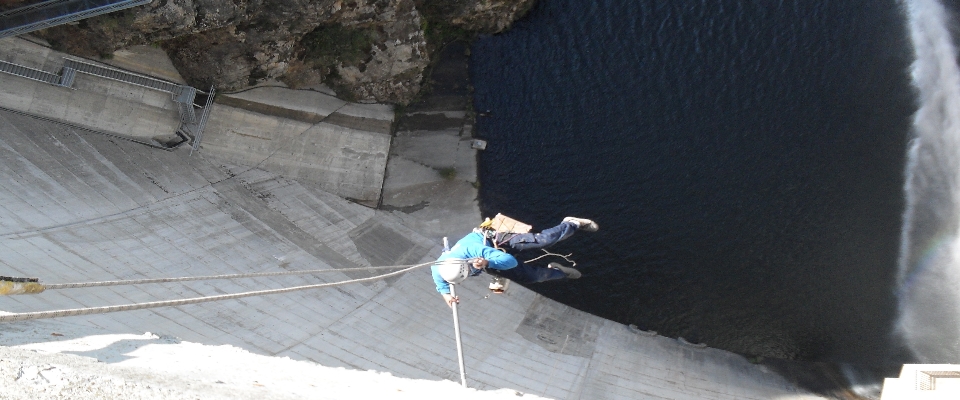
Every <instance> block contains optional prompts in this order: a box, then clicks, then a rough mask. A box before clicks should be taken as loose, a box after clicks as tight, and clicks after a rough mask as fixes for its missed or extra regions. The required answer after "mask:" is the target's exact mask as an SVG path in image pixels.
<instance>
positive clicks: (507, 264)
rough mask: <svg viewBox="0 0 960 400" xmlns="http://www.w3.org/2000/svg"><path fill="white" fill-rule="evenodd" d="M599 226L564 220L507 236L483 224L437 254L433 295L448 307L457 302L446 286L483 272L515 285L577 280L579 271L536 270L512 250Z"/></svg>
mask: <svg viewBox="0 0 960 400" xmlns="http://www.w3.org/2000/svg"><path fill="white" fill-rule="evenodd" d="M599 228H600V227H599V225H597V223H596V222H593V221H591V220H589V219H584V218H576V217H566V218H564V219H563V222H561V223H560V225H557V226H555V227H553V228H550V229H546V230H543V231H541V232H540V233H516V234H514V233H510V234H505V233H503V232H497V231H494V230H491V229H487V228H485V227H484V225H481V228H478V229H474V230H473V232H471V233H470V234H468V235H467V236H464V237H463V239H460V240H459V241H458V242H457V243H456V244H455V245H454V246H453V247H452V248H451V249H450V251H448V252H445V253H443V254H441V255H440V257H439V258H438V259H437V263H436V264H434V265H433V266H432V267H431V271H432V273H433V281H434V283H436V284H437V292H439V293H440V294H441V295H442V296H443V300H444V301H446V303H447V305H448V306H453V303H454V302H459V299H458V298H456V297H454V296H452V295H450V284H451V283H452V284H458V283H460V282H463V281H464V280H465V279H467V277H468V276H477V275H479V274H480V273H481V272H483V271H487V272H488V273H490V274H492V275H496V276H500V277H504V278H507V279H510V280H512V281H515V282H519V283H537V282H546V281H552V280H557V279H577V278H579V277H580V271H578V270H576V269H575V268H571V267H565V266H563V265H561V264H560V263H555V262H552V263H550V264H548V266H547V267H538V266H532V265H528V264H523V263H519V262H517V259H516V258H514V256H513V255H511V254H509V253H507V251H506V250H504V249H502V248H501V247H503V248H506V249H510V250H515V251H522V250H532V249H544V248H547V247H550V246H552V245H554V244H556V243H557V242H559V241H561V240H565V239H567V238H569V237H570V236H573V233H574V232H575V231H577V230H583V231H587V232H596V231H597V230H598V229H599ZM453 259H462V260H469V261H468V262H447V263H443V262H442V261H444V260H453Z"/></svg>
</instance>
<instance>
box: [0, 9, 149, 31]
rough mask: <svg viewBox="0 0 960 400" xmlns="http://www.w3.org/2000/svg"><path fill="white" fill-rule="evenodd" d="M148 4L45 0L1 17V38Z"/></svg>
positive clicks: (3, 14) (8, 12)
mask: <svg viewBox="0 0 960 400" xmlns="http://www.w3.org/2000/svg"><path fill="white" fill-rule="evenodd" d="M148 3H150V0H120V1H117V0H48V1H44V2H41V3H36V4H31V5H28V6H24V7H20V8H17V9H13V10H10V11H5V12H2V13H0V38H5V37H9V36H17V35H20V34H24V33H27V32H32V31H36V30H40V29H44V28H49V27H51V26H57V25H61V24H65V23H68V22H73V21H79V20H81V19H85V18H90V17H95V16H97V15H102V14H107V13H111V12H114V11H119V10H123V9H127V8H130V7H136V6H140V5H144V4H148Z"/></svg>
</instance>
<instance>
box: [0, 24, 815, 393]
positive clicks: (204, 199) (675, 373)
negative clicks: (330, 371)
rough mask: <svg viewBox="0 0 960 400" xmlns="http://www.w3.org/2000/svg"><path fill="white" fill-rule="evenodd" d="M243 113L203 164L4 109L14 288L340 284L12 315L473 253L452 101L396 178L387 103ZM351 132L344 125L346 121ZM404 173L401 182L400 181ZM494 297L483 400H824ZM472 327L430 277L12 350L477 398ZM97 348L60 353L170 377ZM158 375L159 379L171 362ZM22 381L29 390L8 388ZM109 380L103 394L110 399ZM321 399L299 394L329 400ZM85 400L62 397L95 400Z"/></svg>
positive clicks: (17, 301)
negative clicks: (185, 361)
mask: <svg viewBox="0 0 960 400" xmlns="http://www.w3.org/2000/svg"><path fill="white" fill-rule="evenodd" d="M4 43H7V44H9V42H4ZM45 51H46V50H43V49H39V50H38V49H35V48H31V49H25V48H24V49H20V50H16V51H10V52H2V51H0V55H2V56H3V57H8V58H9V57H12V58H20V59H23V60H27V59H29V58H30V57H40V56H44V54H45V53H44V52H45ZM35 52H37V53H36V54H35ZM44 57H45V56H44ZM45 60H47V61H45ZM36 62H37V65H41V66H42V65H45V64H44V63H46V62H50V61H49V60H48V59H47V58H43V57H40V58H37V59H36ZM10 79H19V78H15V77H3V76H2V75H0V84H2V85H0V86H2V89H0V92H3V93H4V94H2V95H0V107H5V108H15V107H10V104H11V103H17V102H23V101H24V99H23V98H21V97H23V96H27V97H29V98H28V99H27V100H28V101H27V102H26V103H25V104H33V102H40V103H42V104H45V105H44V106H43V107H46V108H49V109H51V110H61V109H62V108H63V107H65V106H63V105H59V104H58V103H57V102H56V101H58V100H63V96H61V94H59V92H58V93H52V92H51V93H47V92H46V91H49V90H51V89H50V88H49V87H47V88H45V89H37V88H36V87H32V86H30V85H34V86H42V85H43V84H32V83H31V84H29V85H28V84H27V83H23V82H18V83H16V84H15V85H13V86H17V87H18V88H21V89H24V92H23V93H20V94H17V93H13V94H11V92H9V91H8V90H7V89H8V86H7V82H13V81H11V80H10ZM461 89H462V88H461ZM439 92H440V95H441V97H442V96H447V97H449V98H448V99H447V100H450V99H453V100H450V101H452V102H454V103H455V102H456V101H461V102H463V101H464V99H463V96H462V95H457V96H454V95H452V94H447V95H444V94H443V92H442V91H439ZM125 93H126V94H125ZM128 94H129V93H127V92H124V91H118V92H117V93H115V94H109V95H108V94H106V93H105V94H104V96H107V97H109V98H111V99H113V100H110V101H115V102H118V103H122V102H125V101H131V100H130V99H128V98H127V97H124V96H127V95H128ZM300 94H301V95H304V96H308V97H309V96H315V95H314V94H311V93H300ZM85 96H86V95H85ZM98 96H99V95H98ZM110 96H115V97H110ZM241 97H243V98H242V99H241V100H243V101H247V102H250V103H251V104H253V103H255V104H261V105H265V106H266V107H263V108H262V109H260V110H259V111H257V110H251V109H247V108H244V107H240V106H238V107H233V106H228V105H217V106H215V108H214V114H212V115H211V120H210V124H209V125H208V129H210V131H209V132H208V133H207V134H205V136H204V141H203V146H202V147H201V149H200V151H199V152H194V153H193V154H192V155H191V152H190V149H188V148H185V149H177V150H174V151H163V150H158V149H154V148H150V147H147V146H143V145H141V144H137V143H133V142H130V141H127V140H121V139H118V138H115V137H111V136H106V135H101V134H97V133H93V132H90V131H86V130H78V129H75V128H72V127H70V126H67V125H62V124H58V123H55V122H49V121H46V120H40V119H35V118H33V117H30V116H27V115H23V114H19V113H13V112H9V111H2V110H0V275H4V276H26V277H38V278H40V279H41V281H42V282H44V283H66V282H85V281H100V280H114V279H135V278H161V277H177V276H199V275H217V274H229V273H247V272H266V271H285V270H307V269H324V270H328V271H330V272H327V273H323V274H317V275H314V276H284V277H264V278H256V279H232V280H217V281H196V282H185V283H176V284H174V283H165V284H152V285H136V286H112V287H99V288H83V289H79V288H78V289H64V290H50V291H47V292H44V293H42V294H38V295H22V296H7V297H0V310H2V311H4V312H10V313H19V312H28V311H42V310H58V309H68V308H78V307H93V306H103V305H118V304H129V303H138V302H146V301H155V300H167V299H181V298H192V297H201V296H210V295H217V294H225V293H238V292H245V291H253V290H261V289H270V288H282V287H291V286H299V285H308V284H315V283H321V282H340V281H344V280H349V279H355V278H362V277H369V276H371V275H373V274H374V273H375V272H371V271H359V272H358V271H342V270H343V269H345V268H356V267H365V266H382V265H399V264H414V263H421V262H429V261H431V260H433V259H435V257H436V256H437V255H439V252H440V246H439V243H440V242H439V240H438V239H439V238H440V237H442V236H450V237H451V238H452V239H454V240H455V239H456V238H457V237H458V236H459V235H461V234H463V233H465V232H466V231H468V230H469V228H470V227H472V226H473V225H474V224H476V223H477V221H479V218H480V215H479V211H478V208H477V205H476V189H475V188H474V187H473V185H472V181H471V180H470V179H474V180H475V171H476V169H475V153H474V150H472V149H469V148H464V147H462V146H463V145H464V143H466V142H467V140H468V138H469V137H470V136H471V133H470V126H469V119H466V118H464V117H466V116H465V115H464V114H462V113H461V114H457V113H456V111H451V110H444V109H443V108H444V106H443V104H445V103H446V104H449V102H447V101H446V100H444V101H440V100H437V98H436V97H434V98H431V99H428V101H427V103H426V104H424V105H422V107H421V108H420V109H417V110H412V111H410V113H409V114H410V115H411V118H408V119H407V120H406V122H405V123H406V124H407V125H405V126H406V127H405V128H403V129H401V134H400V135H399V138H400V139H401V140H399V142H398V143H396V146H395V147H394V149H393V152H394V153H393V156H392V157H396V160H397V163H395V164H390V167H388V156H387V153H388V150H389V149H390V145H391V138H390V136H389V135H387V134H385V133H382V132H380V131H377V129H381V128H377V127H382V125H383V124H382V121H390V119H389V117H390V113H389V109H388V108H385V107H384V106H376V105H355V104H346V103H344V104H343V105H338V104H340V103H338V101H335V100H333V99H330V98H322V97H318V98H316V99H314V100H309V101H312V103H311V104H300V102H301V100H303V99H300V100H297V101H293V103H296V104H297V105H296V107H293V106H291V104H287V103H285V101H287V102H289V101H288V100H281V97H282V92H278V91H277V89H270V90H265V91H261V92H255V91H251V92H249V93H246V94H245V95H244V96H241ZM105 98H106V97H105ZM457 99H459V100H457ZM441 100H442V99H441ZM137 101H141V102H143V101H144V100H137ZM165 101H169V100H168V99H165ZM431 102H432V103H431ZM434 103H435V104H434ZM38 104H39V103H38ZM99 104H100V103H97V102H88V103H86V106H87V107H88V108H89V109H91V110H94V111H95V112H104V113H106V114H108V116H109V117H110V118H107V119H106V120H107V121H113V120H118V121H119V120H120V119H122V118H121V117H122V116H123V115H124V114H125V113H128V112H129V110H127V111H124V110H125V109H121V108H107V109H101V107H100V105H99ZM464 104H465V103H464ZM461 105H463V104H461ZM258 107H259V106H258ZM271 107H275V108H280V109H282V110H290V109H291V107H293V108H296V109H295V110H293V111H296V112H301V113H307V114H310V113H312V114H316V115H317V116H319V118H320V119H319V120H318V121H312V120H305V119H308V118H301V117H302V116H303V115H304V114H298V115H299V116H296V115H295V116H294V117H290V116H288V115H277V114H283V113H285V112H287V111H282V112H279V113H276V112H271V111H269V110H273V111H276V109H275V108H271ZM334 107H339V108H334ZM253 108H256V107H253ZM30 110H32V111H31V112H42V109H33V108H31V109H30ZM264 110H266V111H264ZM261 111H262V112H261ZM451 113H452V114H451ZM337 115H339V117H337V118H339V119H334V120H335V121H337V123H336V124H335V123H332V122H330V121H331V119H330V118H331V117H333V116H337ZM310 118H314V117H310ZM384 118H386V119H384ZM377 121H381V122H377ZM124 123H129V121H126V122H124ZM135 124H138V125H137V127H138V129H144V130H146V131H150V130H156V129H160V128H159V127H162V126H165V125H164V124H165V122H151V121H149V120H146V119H139V120H137V122H136V123H135ZM141 124H142V126H141ZM401 125H402V124H401ZM211 127H212V128H211ZM101 128H103V126H101ZM438 132H439V133H438ZM425 148H426V149H430V148H434V149H436V150H438V151H439V150H443V151H450V152H452V154H453V155H451V153H444V154H434V153H431V152H430V151H424V149H425ZM461 150H462V151H461ZM396 166H399V168H392V167H396ZM446 167H453V168H455V169H457V171H458V175H457V178H456V179H447V178H444V177H442V176H440V175H438V174H437V175H433V176H428V175H427V174H424V173H423V172H424V171H423V170H422V169H423V168H426V169H430V170H432V171H434V172H435V171H436V169H437V168H446ZM388 168H389V170H390V173H389V174H387V173H386V170H388ZM386 175H390V177H391V178H390V179H393V180H390V179H385V178H384V177H385V176H386ZM381 185H383V186H386V188H385V190H384V191H385V193H384V199H383V204H384V205H387V206H388V207H386V208H387V210H375V209H372V208H368V207H364V206H362V205H358V204H356V202H352V201H348V200H346V199H345V198H352V199H355V200H356V201H360V202H363V203H366V204H371V205H372V204H376V199H377V198H378V197H379V191H380V187H381ZM485 286H486V281H485V280H484V279H481V278H474V279H470V280H468V281H467V282H466V283H465V284H464V285H462V287H461V288H459V291H458V294H460V296H461V299H462V302H461V304H462V306H461V308H460V310H461V323H462V326H461V328H462V333H463V339H464V352H465V357H466V365H467V377H468V383H469V384H470V387H471V388H475V389H479V390H481V391H490V390H496V389H502V388H506V389H511V392H510V393H513V392H512V391H516V392H520V393H526V394H528V395H536V396H542V397H548V398H558V399H637V398H665V399H804V398H815V396H812V395H810V394H809V393H806V392H805V391H803V390H802V389H799V388H798V387H796V386H795V385H793V384H792V383H790V382H788V381H787V380H785V379H783V378H782V377H780V376H778V375H777V374H775V373H772V372H770V371H767V370H766V369H765V367H763V366H758V365H753V364H750V363H749V362H747V361H746V360H745V359H744V358H743V357H740V356H737V355H734V354H731V353H727V352H723V351H719V350H715V349H709V348H698V347H695V346H689V345H684V344H682V343H680V342H677V341H676V340H673V339H669V338H664V337H659V336H649V335H647V334H645V333H643V332H638V331H634V330H631V329H630V328H628V327H626V326H623V325H621V324H617V323H614V322H611V321H607V320H604V319H601V318H598V317H595V316H592V315H589V314H585V313H583V312H580V311H577V310H574V309H571V308H569V307H566V306H563V305H560V304H557V303H555V302H552V301H550V300H548V299H545V298H543V297H541V296H539V295H537V294H535V293H533V292H531V291H529V290H526V289H525V288H523V287H521V286H519V285H513V286H512V287H511V289H510V290H509V291H508V292H507V293H506V294H504V295H491V294H490V293H489V291H488V290H487V289H486V288H485ZM452 331H453V329H452V326H451V318H450V310H449V309H448V308H447V307H446V306H445V304H444V303H443V301H442V300H441V298H440V296H439V295H437V293H436V291H435V289H434V287H433V282H432V280H431V279H430V273H429V272H428V271H427V270H426V269H421V270H417V271H414V272H411V273H408V274H405V275H402V276H399V277H395V278H390V279H386V280H379V281H375V282H368V283H363V284H352V285H346V286H338V287H335V288H327V289H319V290H310V291H299V292H292V293H286V294H276V295H269V296H261V297H250V298H244V299H239V300H231V301H222V302H216V303H200V304H191V305H186V306H180V307H169V308H157V309H150V310H140V311H130V312H123V313H114V314H102V315H93V316H84V317H69V318H61V319H55V320H42V321H32V322H31V321H27V322H16V323H3V324H0V344H3V345H4V346H13V347H12V348H4V349H3V351H4V353H3V358H5V357H18V356H17V355H16V354H17V352H16V349H22V348H27V347H30V346H34V345H38V344H40V343H44V342H53V341H58V342H59V341H62V342H63V343H64V344H66V343H68V342H69V343H74V342H73V341H79V342H96V341H95V340H93V339H92V338H89V337H87V336H83V335H85V334H86V333H84V332H102V333H104V334H127V335H137V336H139V335H144V332H152V333H153V334H154V335H155V336H156V337H157V338H158V339H150V340H160V341H164V340H168V339H169V340H174V341H177V342H189V343H195V344H198V345H206V346H221V345H229V346H232V348H237V349H240V350H242V351H245V352H249V353H251V354H252V355H257V356H267V357H287V358H289V359H290V360H293V361H296V362H305V363H311V364H310V365H314V364H312V363H318V364H320V365H322V366H324V367H331V368H342V369H343V370H348V371H368V370H369V371H376V372H378V373H390V374H392V375H393V376H396V377H400V378H406V379H421V380H428V381H441V380H449V381H459V371H458V368H457V359H456V352H455V350H454V349H455V343H454V340H453V337H452ZM23 332H36V333H37V335H36V336H34V335H26V334H23ZM42 332H44V333H45V332H60V333H59V334H61V335H64V336H50V334H46V335H44V334H43V333H42ZM70 332H74V333H70ZM135 340H138V339H135ZM65 346H66V345H65ZM84 346H86V347H84ZM90 346H91V344H89V343H77V344H76V346H74V347H69V346H66V347H62V348H61V350H55V351H59V352H62V353H70V352H74V353H76V352H82V353H83V355H85V356H87V357H94V358H96V359H97V360H99V361H100V363H98V364H106V365H107V366H111V365H117V366H125V365H127V364H125V361H124V360H127V359H133V358H138V359H139V358H142V360H145V364H146V365H142V366H141V367H143V368H147V370H148V371H149V368H151V366H150V365H149V360H150V359H151V357H152V356H149V355H147V356H138V357H134V356H133V353H134V351H135V350H134V349H133V347H124V346H123V345H112V348H113V349H114V350H115V352H102V351H101V352H98V351H93V350H91V349H90ZM134 347H135V346H134ZM44 348H50V347H46V346H45V347H44ZM198 351H200V350H198ZM204 351H206V350H204ZM117 353H119V354H120V355H119V356H118V355H117ZM211 354H215V353H211ZM216 354H220V353H216ZM23 357H24V359H27V357H26V356H23ZM51 357H53V358H57V355H51ZM155 357H158V358H157V360H158V361H159V359H160V358H159V357H160V356H159V355H156V356H155ZM211 357H215V355H211ZM40 358H43V357H40ZM57 360H60V361H56V362H67V361H62V360H61V359H60V358H57ZM74 361H76V360H74ZM31 362H34V361H31ZM36 362H41V363H42V362H45V361H36ZM71 362H73V361H71ZM78 363H79V364H76V365H81V364H83V362H82V361H79V362H78ZM21 365H24V364H21ZM71 365H73V364H71ZM239 365H243V364H239ZM81 367H82V366H80V367H77V368H81ZM154 368H157V371H155V372H157V374H158V375H157V376H158V378H157V379H160V381H164V380H165V381H166V382H171V383H170V385H174V384H173V383H172V382H181V383H184V382H186V384H187V386H190V385H189V384H190V382H194V381H191V380H190V379H191V378H190V377H188V376H185V375H184V373H182V371H180V370H179V369H177V370H176V371H173V372H171V371H165V370H164V371H161V370H160V369H159V368H160V367H159V364H158V365H157V366H156V367H154ZM177 368H180V367H177ZM183 368H187V369H189V368H188V366H184V367H183ZM278 368H279V367H278ZM30 371H33V370H30ZM30 371H28V372H30ZM178 371H179V372H178ZM197 371H200V370H197ZM204 371H207V372H197V374H199V375H198V377H199V378H203V377H204V376H206V375H204V374H208V373H209V374H211V375H210V376H208V378H209V377H212V376H214V375H215V373H214V372H209V371H208V370H204ZM114 372H116V371H114ZM114 372H109V373H105V374H107V375H109V374H113V373H114ZM118 373H119V372H118ZM141 373H144V374H147V372H143V371H139V372H136V371H135V372H132V373H131V374H132V375H131V374H128V375H123V376H127V377H133V378H129V379H140V378H136V377H137V376H142V375H138V374H141ZM38 374H39V372H38ZM171 374H172V375H171ZM27 375H29V374H27ZM81 375H82V374H81ZM21 376H25V375H21ZM37 376H39V375H37ZM104 376H105V375H104ZM2 379H11V378H10V377H9V375H3V374H0V380H2ZM17 379H19V378H17ZM91 379H92V378H91ZM124 379H127V378H124ZM143 379H144V380H143V382H148V381H149V382H158V381H150V380H149V379H146V378H143ZM204 379H206V378H204ZM211 380H212V379H208V380H206V381H204V382H206V383H203V384H199V383H198V384H197V386H195V387H186V386H177V387H175V388H170V389H169V391H168V392H167V394H171V396H172V398H193V397H192V396H194V395H197V397H204V398H222V397H219V396H221V395H222V391H218V390H220V389H218V388H217V387H216V385H212V386H210V385H209V382H210V381H211ZM71 382H72V381H71ZM89 382H92V383H91V384H95V386H96V385H100V384H102V383H104V382H105V381H100V380H96V379H94V380H93V381H89ZM8 383H9V382H8ZM71 384H72V383H71ZM121 386H122V385H121ZM208 386H210V387H209V388H208ZM65 387H72V386H69V385H68V386H65ZM98 387H99V386H98ZM123 387H126V388H128V389H130V390H135V389H136V390H139V389H142V388H141V387H134V386H130V387H127V386H123ZM204 388H206V389H204ZM187 389H189V390H187ZM194 389H197V390H200V391H199V392H197V391H191V390H194ZM207 389H209V390H207ZM302 389H303V390H305V391H304V392H302V393H300V392H298V393H299V394H297V395H295V396H294V397H301V398H303V397H306V398H327V397H324V395H323V394H322V393H319V392H318V393H314V392H311V391H310V390H309V389H306V388H302ZM104 390H106V389H104ZM277 390H281V389H277ZM60 393H61V394H63V393H68V392H60ZM69 393H73V392H69ZM69 393H68V394H69ZM77 393H81V392H77ZM124 393H126V392H124ZM229 393H230V394H232V395H234V396H235V397H236V398H250V399H254V398H256V399H260V398H289V396H286V395H283V394H282V393H281V392H280V391H267V392H264V391H263V390H260V389H257V390H252V391H248V390H237V391H231V392H229ZM265 393H266V396H265V395H264V394H265ZM284 393H286V392H284ZM68 394H64V395H63V396H61V397H59V398H73V397H74V396H72V395H68ZM81 394H82V393H81ZM511 395H512V394H511ZM117 396H120V395H117ZM178 396H179V397H178ZM79 397H80V398H83V397H84V396H79ZM437 397H443V398H446V397H447V396H437ZM437 397H435V398H437ZM21 398H30V396H25V397H21ZM51 398H53V397H51ZM87 398H97V396H94V395H90V396H89V397H87ZM117 398H121V397H117ZM144 398H151V397H149V396H145V397H144ZM152 398H156V397H152ZM334 398H335V397H334Z"/></svg>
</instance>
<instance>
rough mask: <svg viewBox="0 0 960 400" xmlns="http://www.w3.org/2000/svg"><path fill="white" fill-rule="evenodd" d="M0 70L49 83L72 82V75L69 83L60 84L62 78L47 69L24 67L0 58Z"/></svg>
mask: <svg viewBox="0 0 960 400" xmlns="http://www.w3.org/2000/svg"><path fill="white" fill-rule="evenodd" d="M0 72H5V73H8V74H10V75H16V76H20V77H23V78H27V79H33V80H35V81H40V82H44V83H49V84H51V85H59V86H70V84H72V83H73V75H70V78H69V79H70V84H67V85H63V84H61V82H62V80H61V76H60V75H57V74H52V73H50V72H47V71H41V70H39V69H34V68H30V67H24V66H22V65H17V64H14V63H9V62H6V61H2V60H0Z"/></svg>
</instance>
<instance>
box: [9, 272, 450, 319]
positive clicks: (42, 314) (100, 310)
mask: <svg viewBox="0 0 960 400" xmlns="http://www.w3.org/2000/svg"><path fill="white" fill-rule="evenodd" d="M465 261H467V260H463V259H447V260H444V261H441V262H436V261H431V262H427V263H422V264H416V265H413V266H410V267H407V268H404V269H402V270H400V271H394V272H389V273H386V274H383V275H377V276H371V277H368V278H360V279H351V280H348V281H342V282H331V283H319V284H314V285H304V286H294V287H289V288H282V289H268V290H257V291H252V292H242V293H233V294H223V295H217V296H205V297H193V298H189V299H179V300H161V301H151V302H147V303H134V304H122V305H117V306H103V307H87V308H74V309H68V310H54V311H35V312H26V313H16V314H5V315H0V323H2V322H13V321H27V320H33V319H46V318H59V317H72V316H77V315H92V314H106V313H111V312H118V311H133V310H143V309H147V308H157V307H172V306H183V305H187V304H197V303H206V302H210V301H219V300H232V299H239V298H243V297H252V296H264V295H268V294H280V293H289V292H294V291H298V290H307V289H319V288H324V287H332V286H340V285H346V284H350V283H361V282H369V281H374V280H378V279H384V278H389V277H391V276H396V275H400V274H403V273H406V272H409V271H413V270H415V269H417V268H422V267H425V266H428V265H434V264H444V263H447V262H465ZM338 271H342V270H338Z"/></svg>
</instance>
